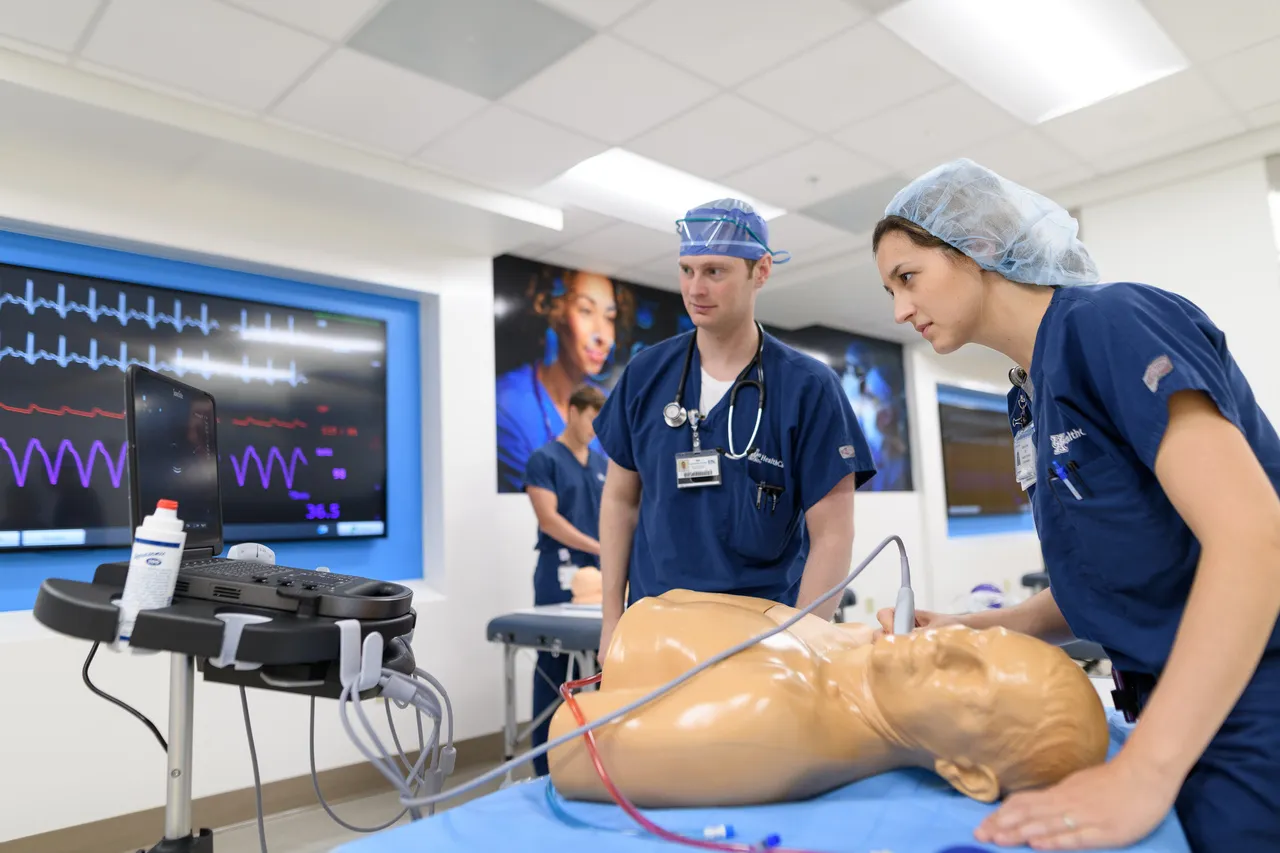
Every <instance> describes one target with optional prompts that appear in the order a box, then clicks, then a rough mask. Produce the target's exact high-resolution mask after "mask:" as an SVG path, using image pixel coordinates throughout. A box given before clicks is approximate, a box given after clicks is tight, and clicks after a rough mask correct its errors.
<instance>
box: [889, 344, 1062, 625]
mask: <svg viewBox="0 0 1280 853" xmlns="http://www.w3.org/2000/svg"><path fill="white" fill-rule="evenodd" d="M1009 367H1010V363H1009V360H1008V359H1006V358H1005V357H1004V356H1002V355H1000V354H999V353H997V352H994V351H992V350H987V349H983V348H982V347H978V346H975V345H969V346H966V347H964V348H962V349H960V350H959V351H958V352H955V353H952V354H951V355H948V356H939V355H937V354H936V353H934V351H933V348H932V347H930V346H929V345H928V344H924V343H920V344H914V345H912V346H909V347H908V348H907V369H908V373H909V375H910V377H911V385H910V388H909V394H910V397H911V401H912V404H913V410H912V413H911V417H912V423H913V427H912V432H913V439H912V441H913V449H914V450H915V455H916V463H915V470H916V488H917V489H918V493H919V500H920V511H921V513H922V517H923V522H924V533H925V537H926V541H927V543H928V546H927V551H926V558H927V560H928V563H927V569H926V570H927V578H928V590H929V595H930V599H929V600H930V604H924V603H920V604H919V605H918V606H919V607H921V608H925V609H928V608H929V607H930V606H932V607H933V608H936V609H938V610H942V611H946V612H953V611H955V610H956V602H957V599H958V598H959V597H960V596H961V595H963V594H965V593H968V592H969V591H970V590H972V589H973V588H974V586H976V585H977V584H980V583H990V584H995V585H996V586H999V587H1000V588H1001V589H1003V590H1004V592H1005V599H1006V602H1010V601H1019V600H1021V599H1022V598H1024V597H1025V595H1026V590H1025V589H1024V588H1023V587H1022V576H1023V575H1024V574H1026V573H1028V572H1038V571H1040V570H1041V568H1042V566H1043V561H1042V559H1041V557H1040V543H1039V540H1037V539H1036V536H1035V534H1034V533H1030V532H1025V533H1002V534H993V535H985V536H960V537H954V538H953V537H950V536H948V534H947V492H946V480H945V474H944V472H943V467H942V436H941V426H940V423H939V417H938V397H937V394H938V385H939V384H945V385H954V386H959V387H964V388H971V389H973V390H977V391H989V392H994V393H997V394H1002V395H1003V394H1004V393H1006V392H1007V391H1008V389H1009V380H1008V374H1009ZM1009 476H1010V477H1011V478H1012V477H1013V459H1012V457H1011V458H1010V459H1009ZM917 597H919V593H917Z"/></svg>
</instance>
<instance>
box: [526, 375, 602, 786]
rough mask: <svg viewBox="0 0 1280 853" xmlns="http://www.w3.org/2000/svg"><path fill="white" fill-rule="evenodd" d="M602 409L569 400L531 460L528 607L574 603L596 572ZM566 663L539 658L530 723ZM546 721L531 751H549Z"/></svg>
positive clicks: (596, 396) (586, 397)
mask: <svg viewBox="0 0 1280 853" xmlns="http://www.w3.org/2000/svg"><path fill="white" fill-rule="evenodd" d="M603 405H604V394H603V393H601V391H600V390H599V389H598V388H593V387H591V386H589V385H588V386H583V387H581V388H579V389H578V390H576V391H574V392H573V394H572V395H570V397H569V404H568V406H567V407H566V409H565V414H566V418H565V421H566V423H565V428H564V432H562V433H560V435H559V437H558V438H556V440H555V441H550V442H548V443H546V444H544V445H543V446H542V447H539V448H538V449H537V450H535V451H534V452H533V453H532V454H531V455H530V456H529V463H528V465H527V467H526V469H525V478H524V483H525V485H524V488H525V492H527V493H528V495H529V500H530V501H531V502H532V503H533V511H534V513H535V514H536V515H537V517H538V544H537V550H538V565H537V568H535V569H534V570H533V603H534V604H535V605H541V604H561V603H564V602H568V601H570V600H571V599H572V598H573V593H572V591H571V589H570V583H571V582H572V580H573V575H574V573H575V572H576V571H577V570H578V569H579V568H582V567H584V566H596V567H598V566H599V565H600V542H599V540H598V539H597V537H598V536H599V531H600V495H601V492H602V491H603V489H604V478H605V471H606V464H607V463H606V462H605V459H604V457H603V456H601V455H600V454H599V453H597V452H596V451H595V450H592V449H591V442H592V440H593V439H594V438H595V431H594V429H593V428H592V425H591V422H592V420H593V419H594V418H595V416H596V415H597V414H598V413H599V412H600V407H601V406H603ZM568 663H569V656H568V655H556V656H554V657H553V656H552V655H551V654H550V653H549V652H539V653H538V665H537V668H536V669H535V670H534V673H533V715H534V716H535V717H536V716H537V715H538V714H540V713H542V711H543V710H545V709H546V708H549V707H550V706H551V705H553V704H554V703H555V702H556V700H557V699H558V698H559V690H560V685H561V684H563V683H564V681H565V678H566V677H567V675H568V671H567V670H568ZM550 726H551V718H550V717H548V718H547V719H546V720H544V721H543V722H542V723H541V725H539V726H538V727H537V728H535V729H534V730H533V733H532V742H533V748H535V749H536V748H537V747H539V746H541V745H542V744H544V743H546V740H547V730H548V728H549V727H550ZM533 767H534V772H535V773H537V774H538V775H540V776H545V775H546V774H547V757H546V756H545V755H541V756H539V757H538V758H535V759H534V761H533Z"/></svg>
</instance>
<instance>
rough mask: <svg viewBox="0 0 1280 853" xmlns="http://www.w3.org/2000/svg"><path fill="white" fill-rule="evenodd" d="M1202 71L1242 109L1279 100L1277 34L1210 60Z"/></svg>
mask: <svg viewBox="0 0 1280 853" xmlns="http://www.w3.org/2000/svg"><path fill="white" fill-rule="evenodd" d="M1204 73H1205V75H1206V76H1207V77H1208V78H1209V80H1210V81H1212V82H1213V84H1214V85H1215V86H1216V87H1217V88H1218V91H1219V92H1221V93H1222V94H1223V96H1224V97H1225V98H1226V99H1227V100H1228V101H1230V102H1231V105H1232V106H1234V107H1235V108H1236V109H1238V110H1240V111H1242V112H1248V111H1249V110H1256V109H1258V108H1259V107H1265V106H1267V105H1268V104H1274V103H1276V102H1280V85H1277V81H1280V38H1276V39H1271V40H1270V41H1265V42H1263V43H1262V44H1258V45H1254V46H1253V47H1250V48H1247V49H1245V50H1242V51H1240V52H1239V53H1234V54H1232V55H1230V56H1226V57H1223V58H1222V59H1219V60H1217V61H1215V62H1212V63H1210V64H1208V65H1207V66H1206V67H1205V69H1204Z"/></svg>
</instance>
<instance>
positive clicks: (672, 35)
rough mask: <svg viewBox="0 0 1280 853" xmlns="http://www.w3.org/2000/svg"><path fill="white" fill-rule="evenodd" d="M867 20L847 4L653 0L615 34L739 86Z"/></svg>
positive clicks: (807, 0) (794, 0)
mask: <svg viewBox="0 0 1280 853" xmlns="http://www.w3.org/2000/svg"><path fill="white" fill-rule="evenodd" d="M866 17H867V15H866V13H865V12H862V11H860V10H858V9H856V8H855V7H854V6H852V5H850V4H849V3H846V2H843V0H787V2H786V3H778V2H777V0H698V2H696V3H690V2H688V0H654V2H652V3H650V4H649V5H647V6H645V7H644V8H643V9H641V10H640V11H638V12H636V13H635V14H634V15H631V16H630V17H628V18H627V19H626V20H625V21H623V22H622V23H620V24H618V25H617V26H616V27H614V29H613V32H614V33H615V34H616V35H617V36H618V37H619V38H622V39H626V40H627V41H629V42H631V43H632V44H634V45H637V46H640V47H643V48H644V49H646V50H649V51H651V52H653V53H656V54H657V55H659V56H661V57H663V58H664V59H668V60H670V61H671V62H674V63H676V64H677V65H679V66H681V67H683V68H687V69H688V70H690V71H692V72H694V73H696V74H700V75H701V76H703V77H705V78H706V79H708V80H711V81H713V82H715V83H718V84H720V85H721V86H735V85H737V84H738V83H741V82H742V81H743V80H746V79H747V78H748V77H751V76H752V75H754V74H759V73H760V72H761V71H764V70H765V69H767V68H771V67H773V66H775V65H777V64H778V63H779V62H781V61H782V60H784V59H786V58H787V57H790V56H794V55H796V54H797V53H799V52H801V51H803V50H805V49H806V48H809V47H811V46H813V45H815V44H817V43H819V42H821V41H823V40H825V39H827V38H829V37H830V36H832V35H834V34H835V33H838V32H840V31H841V30H843V29H847V28H848V27H851V26H853V25H854V24H856V23H858V22H859V21H861V20H863V19H865V18H866Z"/></svg>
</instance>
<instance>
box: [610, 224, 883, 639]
mask: <svg viewBox="0 0 1280 853" xmlns="http://www.w3.org/2000/svg"><path fill="white" fill-rule="evenodd" d="M676 227H677V231H678V233H679V234H680V260H679V270H680V291H681V295H682V296H683V298H684V305H685V309H686V310H687V311H688V313H689V317H690V318H691V319H692V321H693V326H694V329H693V331H691V332H687V333H685V334H682V335H677V336H676V337H674V338H671V339H669V340H666V341H663V342H662V343H659V344H657V345H656V346H652V347H649V348H647V349H645V350H643V351H641V352H640V353H639V354H638V355H636V357H635V358H633V359H632V360H631V362H630V363H629V364H628V365H627V369H626V370H625V371H624V372H623V374H622V376H621V378H620V379H619V380H618V384H617V386H616V387H615V388H614V390H613V392H612V393H611V394H610V396H609V399H608V400H607V401H606V402H605V404H604V407H603V408H602V409H601V411H600V415H599V417H598V418H597V419H596V424H595V428H596V433H597V434H598V436H599V438H600V443H601V446H602V447H604V450H605V453H606V454H608V456H609V473H608V477H607V479H606V481H605V488H604V497H603V500H602V502H601V508H600V542H601V552H600V559H601V566H600V570H601V574H602V579H603V585H604V598H603V605H602V607H603V624H602V628H601V636H600V643H601V645H600V650H601V656H602V658H603V656H604V655H605V654H606V652H607V650H608V644H609V641H610V639H612V636H613V629H614V626H615V625H616V624H617V622H618V619H619V618H620V617H621V616H622V611H623V609H624V607H625V605H626V604H627V603H630V602H634V601H637V600H639V599H641V598H644V597H647V596H653V595H660V594H662V593H663V592H666V591H667V590H671V589H691V590H696V591H701V592H724V593H735V594H739V595H751V596H757V597H760V598H765V599H769V600H772V601H777V602H780V603H783V604H788V605H793V606H798V607H804V606H806V605H808V604H810V603H811V602H813V601H814V600H816V599H817V598H818V597H819V596H820V595H821V594H822V593H824V592H826V591H827V590H828V589H830V588H831V587H832V586H834V585H835V584H836V583H838V582H839V581H840V579H841V578H843V577H844V576H845V575H846V574H847V573H848V571H849V564H850V562H851V561H852V558H853V492H854V489H855V488H856V487H857V486H860V485H862V484H863V483H865V482H866V481H867V480H869V479H871V477H872V476H873V475H874V474H875V468H874V465H873V464H872V460H871V453H870V451H869V449H868V447H867V442H866V439H865V438H864V437H863V434H862V431H861V429H860V428H859V426H858V421H857V418H856V417H855V415H854V413H853V409H852V407H851V406H850V404H849V400H848V398H847V397H846V396H845V393H844V390H843V388H842V387H841V385H840V379H839V377H838V376H836V373H835V371H834V370H832V369H831V367H829V366H828V365H826V364H823V363H822V362H820V361H818V360H817V359H814V358H812V357H811V356H808V355H805V354H803V353H800V352H798V351H797V350H794V349H792V348H790V347H788V346H786V345H784V344H783V343H782V342H781V341H779V340H777V339H776V338H774V337H772V336H770V335H767V334H765V333H764V330H763V328H762V327H761V326H760V325H759V324H758V323H757V322H756V319H755V301H756V295H757V294H758V293H759V291H760V288H761V287H763V286H764V284H765V282H766V281H767V280H768V278H769V274H770V271H771V270H772V268H773V263H774V261H775V257H774V255H775V253H774V252H772V251H771V250H770V249H769V248H768V240H769V232H768V228H767V226H766V225H765V222H764V219H763V218H761V217H760V216H759V214H757V213H756V212H755V211H754V210H752V208H751V207H750V205H748V204H746V203H745V202H742V201H739V200H737V199H721V200H719V201H713V202H709V203H707V204H704V205H701V206H700V207H697V208H694V209H693V210H691V211H689V212H688V214H686V216H685V218H684V219H681V220H680V221H679V222H677V224H676ZM777 254H781V255H786V253H785V252H781V253H777ZM785 261H786V258H785V257H784V258H781V259H779V260H778V261H777V262H778V263H785ZM628 583H629V584H630V592H629V594H627V593H626V590H627V588H628ZM624 597H625V598H626V599H627V601H624ZM838 605H839V598H838V597H832V598H831V599H830V600H829V601H827V602H824V603H823V605H822V606H821V607H819V608H818V609H817V610H815V611H814V612H815V613H817V614H818V615H819V616H822V617H824V618H830V617H831V616H832V614H833V613H834V611H835V608H836V607H837V606H838Z"/></svg>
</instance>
